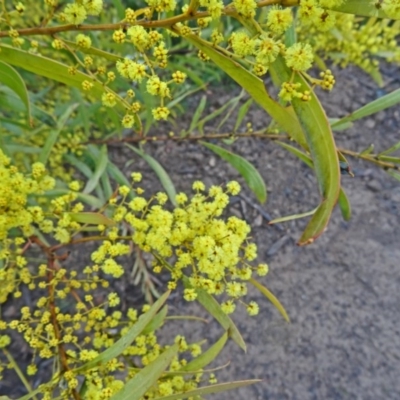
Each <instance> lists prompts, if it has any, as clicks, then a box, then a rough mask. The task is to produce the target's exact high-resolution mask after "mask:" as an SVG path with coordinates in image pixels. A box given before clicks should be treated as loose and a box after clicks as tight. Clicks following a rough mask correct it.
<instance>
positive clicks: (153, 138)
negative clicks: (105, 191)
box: [84, 132, 289, 145]
mask: <svg viewBox="0 0 400 400" xmlns="http://www.w3.org/2000/svg"><path fill="white" fill-rule="evenodd" d="M246 137H255V138H261V139H270V140H284V139H289V137H288V136H287V135H273V134H268V133H265V132H250V133H212V134H206V135H197V136H184V137H180V136H168V135H163V136H147V137H142V138H140V137H125V138H121V139H119V138H116V139H106V140H101V139H100V140H97V139H95V140H89V141H88V142H86V143H84V144H93V143H95V144H109V145H117V144H123V143H137V142H163V141H169V140H170V141H175V142H180V141H182V142H183V141H186V140H192V141H196V140H207V139H235V138H246Z"/></svg>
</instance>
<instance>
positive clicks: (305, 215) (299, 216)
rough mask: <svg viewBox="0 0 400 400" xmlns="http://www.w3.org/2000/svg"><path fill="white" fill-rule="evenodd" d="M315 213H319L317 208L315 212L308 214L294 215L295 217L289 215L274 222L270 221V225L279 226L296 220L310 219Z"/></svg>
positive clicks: (308, 212)
mask: <svg viewBox="0 0 400 400" xmlns="http://www.w3.org/2000/svg"><path fill="white" fill-rule="evenodd" d="M315 211H317V209H316V208H314V210H311V211H307V212H305V213H301V214H293V215H287V216H286V217H280V218H275V219H273V220H272V221H269V222H268V225H273V224H279V223H281V222H287V221H292V220H294V219H300V218H304V217H309V216H310V215H313V214H314V213H315Z"/></svg>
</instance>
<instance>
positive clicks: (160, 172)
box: [126, 144, 177, 206]
mask: <svg viewBox="0 0 400 400" xmlns="http://www.w3.org/2000/svg"><path fill="white" fill-rule="evenodd" d="M126 146H127V147H129V148H130V149H131V150H133V151H134V152H135V153H136V154H138V155H139V156H140V157H142V158H143V159H144V160H145V161H146V162H147V163H148V164H149V165H150V167H151V168H152V169H153V171H154V172H155V173H156V175H157V176H158V179H159V180H160V182H161V185H162V186H163V188H164V189H165V191H166V192H167V194H168V197H169V200H170V201H171V203H172V204H173V205H174V206H177V202H176V190H175V186H174V184H173V183H172V180H171V178H170V177H169V175H168V173H167V171H165V169H164V168H163V167H162V166H161V164H160V163H159V162H158V161H157V160H156V159H155V158H153V157H152V156H150V155H148V154H146V153H144V152H143V151H142V150H139V149H138V148H136V147H134V146H131V145H130V144H126Z"/></svg>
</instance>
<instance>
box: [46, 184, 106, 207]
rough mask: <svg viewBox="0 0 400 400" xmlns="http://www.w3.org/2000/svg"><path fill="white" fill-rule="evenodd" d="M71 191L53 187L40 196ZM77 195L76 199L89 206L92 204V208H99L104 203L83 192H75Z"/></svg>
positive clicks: (60, 194) (57, 194)
mask: <svg viewBox="0 0 400 400" xmlns="http://www.w3.org/2000/svg"><path fill="white" fill-rule="evenodd" d="M70 192H71V191H70V190H68V189H61V188H60V189H53V190H49V191H47V192H46V193H44V194H43V195H41V196H45V197H56V196H62V195H64V194H68V193H70ZM76 195H77V196H78V200H79V201H82V202H83V203H86V204H88V205H89V206H92V207H93V208H101V207H103V205H104V202H103V201H101V200H99V199H98V198H96V197H94V196H91V195H90V194H85V193H76Z"/></svg>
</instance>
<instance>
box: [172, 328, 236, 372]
mask: <svg viewBox="0 0 400 400" xmlns="http://www.w3.org/2000/svg"><path fill="white" fill-rule="evenodd" d="M227 340H228V333H227V332H225V333H224V334H223V335H222V336H221V337H220V338H219V340H218V341H217V342H215V343H214V344H213V345H212V346H211V347H210V348H209V349H207V350H206V351H205V352H204V353H202V354H201V355H199V356H198V357H196V358H195V359H194V360H192V361H190V362H189V363H187V364H186V365H185V366H184V367H182V368H181V369H180V371H191V372H192V371H199V370H201V369H202V368H204V367H205V366H206V365H208V364H210V363H211V362H213V361H214V360H215V359H216V358H217V357H218V354H219V353H220V352H221V350H222V349H223V348H224V346H225V343H226V341H227Z"/></svg>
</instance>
